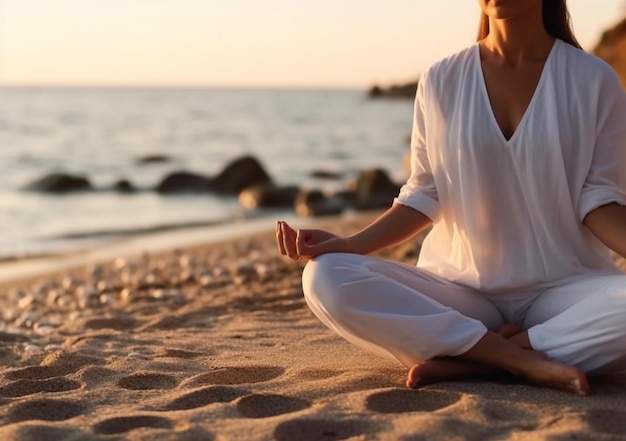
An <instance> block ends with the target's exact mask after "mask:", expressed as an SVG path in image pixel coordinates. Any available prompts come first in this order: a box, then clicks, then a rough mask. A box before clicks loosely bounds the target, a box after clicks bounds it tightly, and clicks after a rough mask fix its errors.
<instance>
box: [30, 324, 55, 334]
mask: <svg viewBox="0 0 626 441" xmlns="http://www.w3.org/2000/svg"><path fill="white" fill-rule="evenodd" d="M33 330H34V331H35V332H36V333H37V334H39V335H50V334H52V333H53V332H54V330H55V328H54V326H50V325H45V324H39V323H37V324H35V326H33Z"/></svg>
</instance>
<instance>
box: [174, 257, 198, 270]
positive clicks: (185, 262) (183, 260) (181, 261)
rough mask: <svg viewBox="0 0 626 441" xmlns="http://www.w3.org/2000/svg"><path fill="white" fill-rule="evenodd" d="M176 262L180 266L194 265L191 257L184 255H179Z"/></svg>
mask: <svg viewBox="0 0 626 441" xmlns="http://www.w3.org/2000/svg"><path fill="white" fill-rule="evenodd" d="M178 264H179V265H180V266H181V267H182V268H188V267H190V266H193V265H195V261H194V259H193V257H191V256H187V255H184V256H181V257H180V259H178Z"/></svg>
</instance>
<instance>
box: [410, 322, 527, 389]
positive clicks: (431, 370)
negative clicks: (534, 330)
mask: <svg viewBox="0 0 626 441" xmlns="http://www.w3.org/2000/svg"><path fill="white" fill-rule="evenodd" d="M521 332H522V330H521V329H520V328H518V327H517V326H515V325H512V324H506V325H504V326H502V327H501V328H500V329H498V330H497V331H496V333H497V334H499V335H501V336H503V337H504V338H511V337H513V336H515V335H517V334H519V333H521ZM502 373H503V371H502V370H501V369H498V368H496V367H493V366H489V365H486V364H482V363H477V362H473V361H468V360H461V359H459V358H456V357H441V358H434V359H432V360H427V361H425V362H422V363H419V364H417V365H415V366H413V367H412V368H411V370H410V371H409V375H408V377H407V380H406V386H407V387H409V388H411V389H416V388H418V387H421V386H426V385H427V384H433V383H439V382H442V381H453V380H464V379H467V378H477V377H487V376H493V375H499V374H502Z"/></svg>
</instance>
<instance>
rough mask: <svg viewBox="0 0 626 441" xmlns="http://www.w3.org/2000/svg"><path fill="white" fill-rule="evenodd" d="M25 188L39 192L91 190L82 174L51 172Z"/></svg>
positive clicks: (89, 184)
mask: <svg viewBox="0 0 626 441" xmlns="http://www.w3.org/2000/svg"><path fill="white" fill-rule="evenodd" d="M25 189H26V190H29V191H36V192H41V193H70V192H75V191H87V190H92V186H91V183H90V182H89V180H88V179H87V178H85V177H83V176H76V175H70V174H66V173H52V174H49V175H46V176H43V177H42V178H39V179H37V180H36V181H33V182H31V183H30V184H28V185H27V186H26V187H25Z"/></svg>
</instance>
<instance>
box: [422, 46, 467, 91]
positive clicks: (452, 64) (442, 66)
mask: <svg viewBox="0 0 626 441" xmlns="http://www.w3.org/2000/svg"><path fill="white" fill-rule="evenodd" d="M476 44H477V43H474V44H472V45H471V46H468V47H466V48H464V49H462V50H460V51H458V52H455V53H453V54H451V55H448V56H447V57H445V58H442V59H440V60H438V61H436V62H435V63H433V64H431V65H430V67H429V68H428V69H426V71H425V72H424V73H423V75H422V80H424V81H428V82H429V83H431V84H432V83H439V84H442V83H445V84H450V81H451V80H453V79H454V77H458V76H459V74H460V73H462V72H464V71H465V70H466V69H467V68H468V67H469V66H470V65H471V63H472V60H473V57H474V52H475V50H476Z"/></svg>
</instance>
